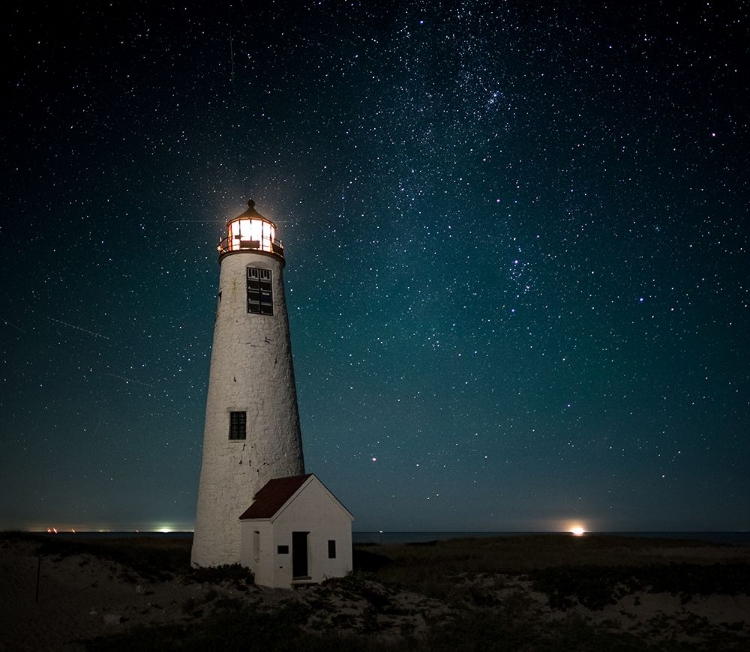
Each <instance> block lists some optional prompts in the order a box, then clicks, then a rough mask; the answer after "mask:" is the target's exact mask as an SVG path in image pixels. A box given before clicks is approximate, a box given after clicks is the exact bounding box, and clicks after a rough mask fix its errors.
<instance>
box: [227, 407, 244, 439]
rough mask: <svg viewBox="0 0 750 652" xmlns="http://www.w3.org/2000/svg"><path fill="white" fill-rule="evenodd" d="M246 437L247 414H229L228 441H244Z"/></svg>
mask: <svg viewBox="0 0 750 652" xmlns="http://www.w3.org/2000/svg"><path fill="white" fill-rule="evenodd" d="M246 436H247V412H230V413H229V439H245V437H246Z"/></svg>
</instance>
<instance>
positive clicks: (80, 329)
mask: <svg viewBox="0 0 750 652" xmlns="http://www.w3.org/2000/svg"><path fill="white" fill-rule="evenodd" d="M47 319H49V320H50V321H56V322H57V323H58V324H62V325H63V326H67V327H68V328H75V329H76V330H77V331H83V332H84V333H88V334H89V335H93V336H94V337H101V338H102V339H104V340H108V339H109V338H108V337H107V336H106V335H102V334H101V333H95V332H94V331H90V330H88V329H86V328H81V327H80V326H76V325H75V324H69V323H68V322H66V321H63V320H62V319H55V318H54V317H47Z"/></svg>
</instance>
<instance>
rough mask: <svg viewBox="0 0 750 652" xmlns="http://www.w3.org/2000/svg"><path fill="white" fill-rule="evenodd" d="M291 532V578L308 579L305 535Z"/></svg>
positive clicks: (306, 533)
mask: <svg viewBox="0 0 750 652" xmlns="http://www.w3.org/2000/svg"><path fill="white" fill-rule="evenodd" d="M308 534H309V532H292V577H309V575H310V574H309V573H308V572H307V535H308Z"/></svg>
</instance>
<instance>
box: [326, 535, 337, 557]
mask: <svg viewBox="0 0 750 652" xmlns="http://www.w3.org/2000/svg"><path fill="white" fill-rule="evenodd" d="M328 559H336V541H334V540H333V539H328Z"/></svg>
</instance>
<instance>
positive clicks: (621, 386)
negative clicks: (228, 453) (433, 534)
mask: <svg viewBox="0 0 750 652" xmlns="http://www.w3.org/2000/svg"><path fill="white" fill-rule="evenodd" d="M15 5H16V6H15V7H7V6H6V7H5V8H4V9H3V21H2V22H3V31H4V43H5V45H6V47H9V48H10V55H6V57H5V62H4V69H5V71H4V73H3V78H4V85H3V98H4V101H3V103H2V109H1V110H2V132H1V133H2V140H0V160H1V161H2V183H1V184H0V192H1V195H0V196H1V198H2V207H3V217H2V220H0V274H1V275H2V282H1V285H0V287H1V288H2V303H1V304H0V352H1V354H2V356H1V359H2V374H1V375H0V381H1V384H0V445H1V446H2V449H1V450H2V453H1V454H0V496H2V501H1V502H0V528H11V527H14V528H45V527H50V526H55V527H57V528H60V529H63V528H71V527H73V528H76V529H78V530H87V529H98V528H105V529H118V530H119V529H134V528H138V529H142V530H151V529H162V528H173V529H191V528H192V525H193V519H194V515H195V504H196V497H197V487H198V480H199V473H200V463H201V446H202V438H203V418H204V411H205V396H206V388H207V382H208V367H209V360H210V350H211V341H212V334H213V321H214V314H215V308H216V293H217V288H218V274H219V265H218V263H217V251H216V246H217V245H218V242H219V240H220V238H221V237H222V236H223V235H224V227H225V224H226V220H227V219H229V218H232V217H234V216H236V215H238V214H239V213H241V212H243V211H244V210H245V208H246V202H247V200H248V199H249V198H253V199H254V200H255V201H256V208H257V209H258V210H259V211H260V212H261V213H262V214H263V215H265V216H266V217H268V218H270V219H271V220H273V221H275V223H276V225H277V227H278V232H277V233H278V236H279V237H280V238H281V239H282V240H283V241H284V245H285V250H286V259H287V267H286V271H285V277H286V293H287V300H288V305H289V310H290V326H291V334H292V345H293V352H294V363H295V372H296V378H297V389H298V397H299V408H300V416H301V421H302V436H303V443H304V452H305V462H306V469H307V471H308V472H314V473H316V474H317V475H318V476H319V477H320V479H321V480H322V481H323V482H324V483H325V484H326V485H327V486H328V487H329V488H330V489H331V490H332V491H333V493H334V494H336V496H337V497H338V498H340V499H341V501H342V502H343V503H344V504H345V505H346V506H347V507H348V508H349V510H350V511H351V512H352V513H353V514H354V515H355V517H356V521H355V523H354V527H355V529H356V530H365V531H367V530H386V531H388V530H390V531H394V530H395V531H403V530H415V531H438V530H443V531H480V530H481V531H536V530H540V531H549V530H563V529H568V528H569V527H570V526H571V524H572V523H573V522H579V523H581V524H583V526H584V527H586V528H587V529H589V530H603V531H625V530H635V531H643V530H655V531H666V530H683V531H684V530H743V529H748V528H750V346H749V344H750V258H749V252H748V248H749V246H750V243H749V240H750V227H749V226H748V219H749V216H748V213H749V212H750V211H748V207H749V205H750V175H749V174H748V152H750V138H749V137H748V131H749V130H748V126H749V122H750V118H749V117H748V107H749V106H750V76H749V74H748V70H750V56H749V55H748V48H749V44H750V28H749V20H750V3H748V2H745V1H737V2H727V3H718V2H716V3H714V2H692V1H688V0H685V1H684V2H674V1H669V2H666V1H663V2H657V1H654V2H651V1H649V2H646V1H645V0H643V1H642V2H640V3H622V2H602V3H588V2H580V3H576V2H565V3H560V2H554V1H552V0H544V1H542V2H526V1H523V0H509V1H507V2H501V1H499V0H498V1H492V2H490V1H480V0H465V1H448V0H446V1H444V2H440V1H436V0H426V1H422V2H419V1H413V2H407V1H400V2H387V1H385V0H382V1H369V0H362V1H360V2H344V1H343V0H342V1H334V0H318V1H307V2H283V1H281V0H279V1H277V2H260V1H258V2H255V1H252V2H251V1H250V0H245V1H244V2H242V1H240V0H233V1H232V2H226V1H224V0H219V1H215V2H191V1H189V0H188V1H186V2H183V3H181V4H174V5H172V4H171V3H168V2H165V3H161V2H151V1H148V2H147V1H127V2H125V1H122V2H117V1H113V2H109V3H107V2H66V3H58V2H49V3H41V2H18V3H15ZM592 6H595V7H594V8H592Z"/></svg>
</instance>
